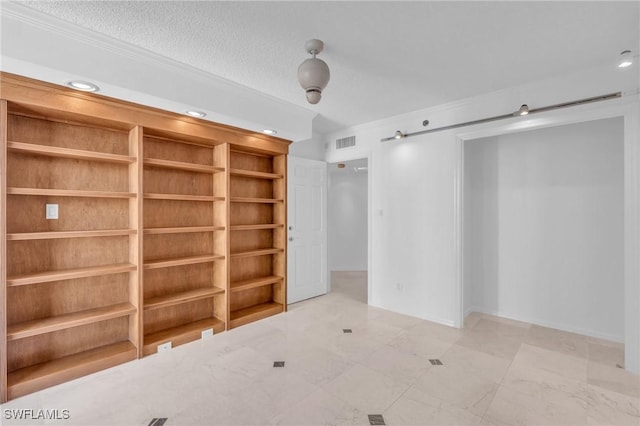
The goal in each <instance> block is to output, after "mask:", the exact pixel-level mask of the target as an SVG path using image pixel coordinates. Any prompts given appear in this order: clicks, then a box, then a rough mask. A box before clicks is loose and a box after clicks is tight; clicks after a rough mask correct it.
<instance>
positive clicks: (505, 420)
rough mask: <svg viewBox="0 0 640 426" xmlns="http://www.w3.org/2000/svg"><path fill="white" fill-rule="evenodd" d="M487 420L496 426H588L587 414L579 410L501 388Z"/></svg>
mask: <svg viewBox="0 0 640 426" xmlns="http://www.w3.org/2000/svg"><path fill="white" fill-rule="evenodd" d="M484 419H485V420H486V421H488V422H489V423H490V424H495V425H517V426H526V425H545V426H554V425H585V424H586V423H587V414H586V411H585V410H584V409H581V408H580V409H578V408H576V407H575V406H572V407H565V406H560V405H556V404H554V403H552V402H546V401H543V400H541V399H538V398H534V397H532V396H529V395H525V394H523V393H520V392H518V391H514V390H513V389H510V388H507V387H504V386H501V387H500V389H499V390H498V392H497V393H496V395H495V397H494V398H493V401H492V402H491V405H490V406H489V408H488V410H487V412H486V413H485V415H484Z"/></svg>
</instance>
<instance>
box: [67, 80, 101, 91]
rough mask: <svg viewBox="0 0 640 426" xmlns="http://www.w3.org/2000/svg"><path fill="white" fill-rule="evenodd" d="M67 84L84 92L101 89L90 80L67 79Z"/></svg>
mask: <svg viewBox="0 0 640 426" xmlns="http://www.w3.org/2000/svg"><path fill="white" fill-rule="evenodd" d="M67 86H69V87H71V88H72V89H76V90H81V91H83V92H97V91H98V90H100V88H99V87H98V86H97V85H95V84H93V83H90V82H88V81H81V80H71V81H67Z"/></svg>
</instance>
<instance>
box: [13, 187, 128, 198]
mask: <svg viewBox="0 0 640 426" xmlns="http://www.w3.org/2000/svg"><path fill="white" fill-rule="evenodd" d="M7 194H8V195H45V196H48V197H79V198H136V194H135V193H134V192H110V191H84V190H80V189H46V188H7Z"/></svg>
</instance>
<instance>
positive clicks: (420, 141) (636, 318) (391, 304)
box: [326, 64, 640, 372]
mask: <svg viewBox="0 0 640 426" xmlns="http://www.w3.org/2000/svg"><path fill="white" fill-rule="evenodd" d="M639 69H640V68H639V67H638V66H634V67H631V68H629V69H627V71H620V70H619V69H617V68H616V67H615V66H614V64H604V65H602V66H599V67H595V68H591V69H583V70H581V71H580V72H579V73H572V74H566V75H561V76H558V77H556V78H552V79H548V80H544V81H538V82H532V83H531V84H528V85H524V86H520V87H515V88H511V89H506V90H502V91H498V92H494V93H489V94H486V95H483V96H478V97H475V98H470V99H464V100H461V101H459V102H455V103H452V104H447V105H440V106H438V107H433V108H428V109H424V110H420V111H415V112H412V113H409V114H405V115H402V116H398V117H389V118H387V119H385V120H380V121H377V122H372V123H367V124H363V125H360V126H355V127H352V128H349V129H344V130H343V131H340V132H336V133H333V134H331V135H328V137H327V139H328V140H334V139H337V138H342V137H346V136H356V137H357V140H358V146H356V147H354V148H349V149H341V150H335V149H334V147H333V146H331V145H329V148H328V151H327V157H326V158H327V161H328V162H340V161H346V160H351V159H355V158H363V157H368V158H369V161H370V162H369V173H370V174H371V177H370V183H371V187H370V199H371V201H370V211H369V214H370V217H371V229H370V233H369V240H370V252H371V259H370V265H371V266H370V268H369V303H370V304H372V305H374V306H378V307H381V308H385V309H390V310H393V311H396V312H400V313H404V314H408V315H414V316H417V317H420V318H425V319H429V320H434V321H438V322H441V323H443V324H449V325H457V326H460V325H461V319H462V313H463V310H464V307H463V305H462V303H461V301H462V298H461V294H460V291H461V287H460V283H461V280H460V275H461V269H462V265H460V263H459V262H460V259H461V258H462V256H461V253H460V239H461V234H460V229H459V228H460V222H461V220H460V218H459V217H457V214H458V212H459V211H460V208H459V204H460V201H461V194H460V192H459V191H460V186H461V185H460V181H459V179H460V178H461V176H462V172H461V164H462V152H461V144H462V142H461V140H466V139H471V138H479V137H486V136H490V135H496V134H505V133H511V132H515V131H521V130H526V129H533V128H544V127H550V126H555V125H559V124H569V123H577V122H583V121H590V120H595V119H601V118H607V117H615V116H625V132H624V138H625V167H624V170H625V173H626V175H625V176H626V178H625V247H626V249H625V258H626V259H628V260H627V262H625V301H626V303H625V316H626V319H625V356H626V362H625V367H626V368H628V369H629V370H631V371H634V372H638V371H640V314H639V313H640V267H639V266H638V261H637V259H638V258H639V257H640V227H639V226H638V225H637V224H636V222H640V219H639V218H640V198H639V196H638V193H639V191H640V174H638V173H636V171H635V170H637V169H638V168H640V148H639V147H638V146H637V145H638V144H639V143H640V142H639V139H640V137H639V136H638V133H639V130H638V129H639V128H640V125H639V124H638V123H639V121H640V119H639V116H640V108H638V105H639V98H638V85H639V82H640V78H639V73H638V70H639ZM618 91H620V92H622V93H623V97H622V98H621V99H619V100H614V101H607V102H602V103H598V104H590V105H583V106H580V107H574V108H569V109H565V110H556V111H549V112H545V113H540V114H534V115H530V116H528V117H514V118H512V119H508V120H505V121H501V122H495V123H486V124H482V125H476V126H469V127H465V128H461V129H458V130H451V131H444V132H437V133H433V134H428V135H423V136H416V137H411V138H407V139H404V140H400V141H391V142H384V143H382V142H380V139H381V138H384V137H388V136H391V135H393V134H394V133H395V131H396V130H402V131H403V132H405V133H406V132H415V131H418V130H423V129H424V128H423V127H422V121H423V120H424V119H429V120H430V122H431V124H430V125H429V127H430V128H437V127H440V126H446V125H451V124H454V123H459V122H463V121H467V120H477V119H480V118H485V117H491V116H494V115H500V114H505V113H507V112H509V111H514V110H515V109H517V108H518V107H519V106H520V105H521V104H523V103H528V104H529V106H530V107H531V108H536V107H542V106H546V105H550V104H554V103H560V102H567V101H571V100H576V99H582V98H586V97H590V96H597V95H601V94H606V93H612V92H618Z"/></svg>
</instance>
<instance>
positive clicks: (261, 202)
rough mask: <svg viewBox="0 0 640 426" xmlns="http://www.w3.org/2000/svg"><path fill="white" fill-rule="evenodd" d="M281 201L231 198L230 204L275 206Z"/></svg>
mask: <svg viewBox="0 0 640 426" xmlns="http://www.w3.org/2000/svg"><path fill="white" fill-rule="evenodd" d="M283 201H284V200H281V199H275V198H250V197H231V202H232V203H254V204H276V203H281V202H283Z"/></svg>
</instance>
